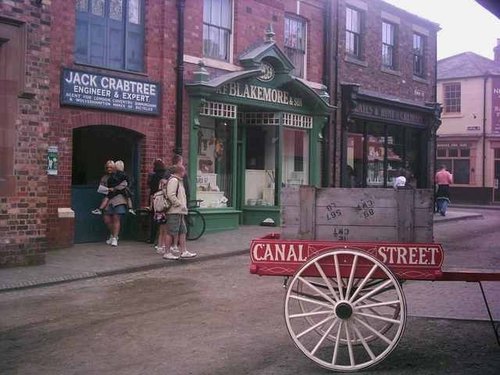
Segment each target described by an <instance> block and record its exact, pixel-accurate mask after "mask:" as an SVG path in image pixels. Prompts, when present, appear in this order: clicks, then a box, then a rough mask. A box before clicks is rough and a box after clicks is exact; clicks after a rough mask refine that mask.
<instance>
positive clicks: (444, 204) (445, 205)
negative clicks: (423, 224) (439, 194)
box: [437, 198, 449, 216]
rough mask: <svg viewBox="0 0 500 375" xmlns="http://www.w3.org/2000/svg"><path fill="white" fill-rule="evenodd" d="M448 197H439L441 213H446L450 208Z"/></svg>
mask: <svg viewBox="0 0 500 375" xmlns="http://www.w3.org/2000/svg"><path fill="white" fill-rule="evenodd" d="M448 203H449V201H448V199H446V198H437V205H438V211H439V213H440V214H441V215H443V216H444V215H446V210H447V209H448Z"/></svg>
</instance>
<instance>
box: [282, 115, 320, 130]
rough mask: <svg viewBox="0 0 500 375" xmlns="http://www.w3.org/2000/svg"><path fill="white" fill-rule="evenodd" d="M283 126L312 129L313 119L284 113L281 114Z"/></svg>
mask: <svg viewBox="0 0 500 375" xmlns="http://www.w3.org/2000/svg"><path fill="white" fill-rule="evenodd" d="M283 125H284V126H290V127H293V128H301V129H312V127H313V118H312V117H311V116H306V115H297V114H295V113H286V112H285V113H283Z"/></svg>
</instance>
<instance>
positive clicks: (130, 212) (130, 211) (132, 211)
mask: <svg viewBox="0 0 500 375" xmlns="http://www.w3.org/2000/svg"><path fill="white" fill-rule="evenodd" d="M128 212H129V214H132V215H137V214H136V213H135V210H134V209H133V208H129V210H128Z"/></svg>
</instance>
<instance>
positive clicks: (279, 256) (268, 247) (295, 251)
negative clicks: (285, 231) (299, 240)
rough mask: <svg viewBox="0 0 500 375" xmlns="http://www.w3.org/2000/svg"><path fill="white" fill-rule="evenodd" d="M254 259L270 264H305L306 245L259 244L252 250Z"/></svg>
mask: <svg viewBox="0 0 500 375" xmlns="http://www.w3.org/2000/svg"><path fill="white" fill-rule="evenodd" d="M252 257H253V259H254V260H256V261H268V262H305V261H306V257H305V254H304V245H301V244H287V243H281V244H279V243H275V244H269V243H267V244H263V243H257V244H255V245H254V246H253V248H252Z"/></svg>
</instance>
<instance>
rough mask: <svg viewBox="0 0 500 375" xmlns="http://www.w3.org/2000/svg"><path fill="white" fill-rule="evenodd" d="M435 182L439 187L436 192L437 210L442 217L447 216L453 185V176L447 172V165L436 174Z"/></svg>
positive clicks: (442, 166)
mask: <svg viewBox="0 0 500 375" xmlns="http://www.w3.org/2000/svg"><path fill="white" fill-rule="evenodd" d="M435 182H436V184H437V186H438V188H437V192H436V202H437V209H438V211H439V213H440V214H441V216H446V210H447V209H448V204H449V203H450V191H449V190H450V185H451V184H452V183H453V175H452V174H451V173H450V172H448V171H447V170H446V165H444V164H443V165H441V167H440V169H439V170H438V171H437V172H436V176H435Z"/></svg>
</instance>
